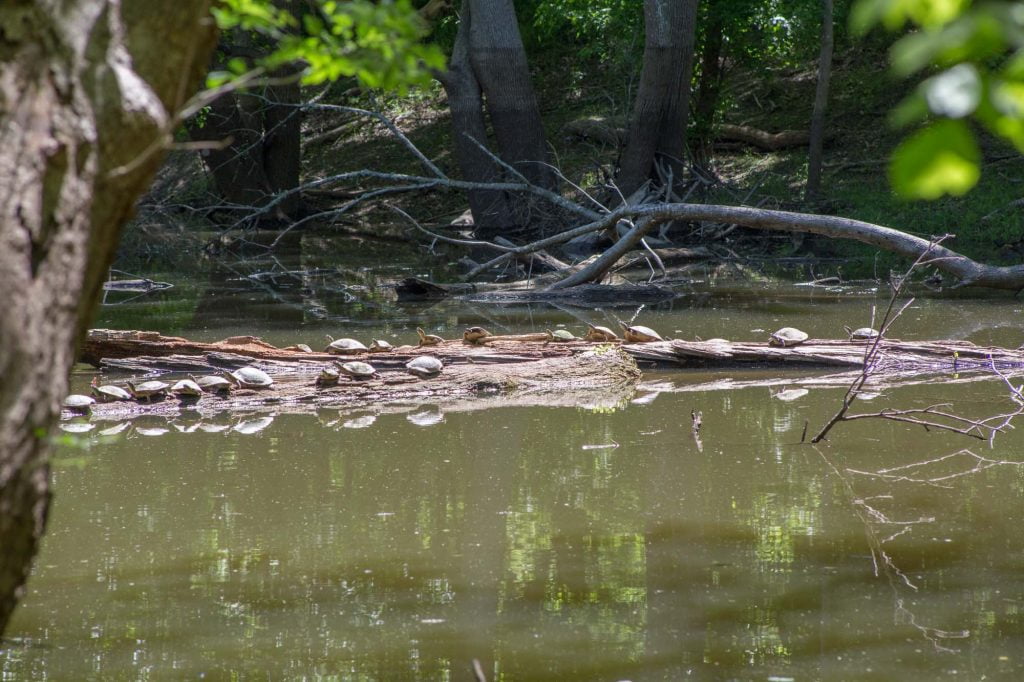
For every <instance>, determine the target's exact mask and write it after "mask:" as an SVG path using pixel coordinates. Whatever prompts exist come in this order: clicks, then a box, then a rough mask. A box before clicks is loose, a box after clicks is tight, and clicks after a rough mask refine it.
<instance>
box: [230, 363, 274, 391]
mask: <svg viewBox="0 0 1024 682" xmlns="http://www.w3.org/2000/svg"><path fill="white" fill-rule="evenodd" d="M231 377H233V378H234V380H235V382H236V383H237V384H238V385H239V386H241V387H242V388H266V387H268V386H270V385H271V384H273V383H274V380H273V379H271V378H270V375H269V374H267V373H266V372H264V371H263V370H261V369H256V368H255V367H242V368H241V369H236V370H235V371H234V372H231Z"/></svg>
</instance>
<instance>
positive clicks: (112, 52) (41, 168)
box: [0, 0, 214, 633]
mask: <svg viewBox="0 0 1024 682" xmlns="http://www.w3.org/2000/svg"><path fill="white" fill-rule="evenodd" d="M208 11H209V0H180V1H179V2H176V3H173V5H162V6H161V7H159V8H154V7H153V6H152V5H149V4H147V3H145V2H144V0H123V1H120V0H74V1H63V2H57V0H37V1H36V2H30V1H28V0H17V1H14V2H8V3H6V4H5V5H4V6H3V7H2V8H0V44H2V46H3V47H2V50H0V291H3V292H4V293H5V302H6V311H5V314H4V315H3V316H0V377H2V378H3V381H2V383H0V547H3V551H2V552H0V633H2V632H3V631H4V629H5V628H6V625H7V623H8V621H9V619H10V616H11V613H12V611H13V610H14V607H15V606H16V604H17V602H18V599H19V597H20V596H21V593H22V591H23V589H24V583H25V580H26V579H27V577H28V574H29V571H30V569H31V561H32V559H33V557H34V555H35V553H36V551H37V549H38V543H39V540H40V537H41V536H42V533H43V530H44V528H45V525H46V516H47V509H48V504H49V460H48V455H49V448H48V446H47V439H48V434H49V431H50V429H51V427H52V425H53V423H54V421H55V420H56V418H57V416H58V415H59V413H60V405H61V401H62V399H63V398H64V395H65V394H66V392H67V375H68V371H69V369H70V368H71V365H72V364H73V362H74V357H75V346H76V343H77V341H78V340H79V339H80V338H81V337H82V336H83V335H84V333H85V331H86V329H87V328H88V321H89V318H90V317H91V314H92V311H93V310H94V308H95V304H96V302H97V300H98V297H99V293H100V288H101V286H102V282H103V278H104V276H105V273H106V270H107V267H108V265H109V263H110V262H111V260H112V258H113V254H114V250H115V248H116V246H117V237H118V234H119V231H120V228H121V225H122V223H123V222H124V221H125V220H126V219H127V218H128V216H129V215H130V213H131V211H132V209H133V206H134V202H135V199H136V197H137V196H139V194H141V192H142V191H143V190H144V189H145V187H146V186H147V185H148V183H149V182H150V180H151V178H152V176H153V174H154V173H155V171H156V169H157V166H158V164H159V162H160V160H161V159H162V156H163V155H162V154H161V153H158V152H159V150H161V149H162V147H163V145H164V143H165V142H166V139H167V137H168V135H169V133H170V132H171V131H169V130H168V124H169V122H170V121H171V119H172V116H171V113H170V112H173V111H175V110H176V109H178V108H179V107H180V105H181V104H182V102H183V100H184V98H185V97H186V96H187V95H189V94H191V91H192V89H193V88H194V87H195V86H196V84H197V82H198V78H199V77H200V76H201V74H202V73H203V72H204V70H205V66H206V63H207V59H208V55H209V51H210V49H211V48H212V46H213V38H214V27H213V25H212V22H211V21H210V20H209V18H208ZM169 28H173V29H174V30H173V31H170V30H169ZM154 35H159V36H160V40H159V41H154V40H153V38H152V36H154Z"/></svg>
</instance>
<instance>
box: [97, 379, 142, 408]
mask: <svg viewBox="0 0 1024 682" xmlns="http://www.w3.org/2000/svg"><path fill="white" fill-rule="evenodd" d="M89 386H90V387H91V388H92V394H93V395H94V396H95V397H96V399H97V400H99V401H100V402H104V403H110V402H113V401H115V400H131V399H132V394H131V393H129V392H128V391H126V390H124V389H123V388H121V387H120V386H114V385H113V384H107V385H105V386H100V380H99V377H93V379H92V383H91V384H89Z"/></svg>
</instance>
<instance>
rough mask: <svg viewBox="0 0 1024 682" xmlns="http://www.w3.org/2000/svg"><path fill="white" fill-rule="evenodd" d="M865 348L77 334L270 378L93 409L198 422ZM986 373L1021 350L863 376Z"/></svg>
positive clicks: (607, 387) (142, 368)
mask: <svg viewBox="0 0 1024 682" xmlns="http://www.w3.org/2000/svg"><path fill="white" fill-rule="evenodd" d="M872 343H873V342H871V341H849V340H845V339H844V340H829V339H816V340H815V339H812V340H809V341H807V342H805V343H803V344H801V345H799V346H794V347H790V348H777V347H773V346H769V345H768V344H767V342H760V341H759V342H730V341H725V340H711V341H682V340H673V341H662V342H655V343H638V344H622V343H589V342H586V341H582V340H578V341H572V342H569V343H555V342H551V341H549V340H548V337H547V335H546V334H536V333H535V334H520V335H508V336H497V337H488V338H487V339H486V343H484V344H469V343H465V342H463V341H462V340H461V339H458V340H451V341H445V342H443V343H440V344H437V345H434V346H426V347H418V346H413V345H408V346H399V347H398V348H396V349H394V350H393V351H392V352H390V353H372V354H371V353H363V354H359V355H354V356H338V355H329V354H327V353H305V352H302V351H299V350H288V349H283V348H277V347H275V346H272V345H271V344H268V343H266V342H264V341H262V340H260V339H259V338H257V337H253V336H235V337H231V338H228V339H224V340H223V341H218V342H216V343H201V342H196V341H190V340H188V339H184V338H181V337H173V336H162V335H160V334H158V333H157V332H138V331H135V332H131V331H112V330H105V329H97V330H92V331H91V332H90V333H89V335H88V340H87V343H86V347H85V357H86V358H88V361H89V362H92V363H93V364H96V365H97V366H100V367H102V368H103V369H104V370H105V371H109V372H117V371H120V372H131V373H134V374H139V375H150V376H153V375H165V374H166V375H168V376H171V375H173V376H174V377H179V378H180V377H184V376H186V375H188V374H195V375H199V374H209V373H217V372H222V371H226V370H233V369H237V368H239V367H242V366H245V365H251V366H255V367H258V368H259V369H262V370H263V371H265V372H267V373H268V374H270V375H271V376H272V377H273V378H274V381H275V383H274V385H273V386H272V387H271V388H269V389H265V390H257V389H246V390H236V391H234V392H232V393H231V394H230V395H228V396H213V395H204V396H202V397H200V398H199V399H198V400H194V399H193V400H179V399H178V398H174V397H166V398H163V399H162V400H155V401H153V402H152V403H135V402H115V403H106V404H100V405H97V406H95V408H94V412H93V414H94V417H99V418H116V419H121V418H128V417H134V416H138V415H143V414H152V415H162V416H165V417H171V416H176V415H179V414H181V413H183V412H188V413H190V414H191V413H195V414H199V415H209V414H213V413H217V412H222V411H226V410H228V411H238V410H243V411H257V412H259V411H263V412H266V411H315V410H317V409H322V408H326V407H336V408H345V409H356V408H365V409H372V410H374V411H379V410H380V408H381V407H382V406H385V405H392V404H397V403H402V404H409V403H413V404H419V403H421V402H423V401H428V402H430V401H432V402H439V401H444V402H445V403H446V404H447V403H448V402H450V401H452V400H458V399H466V398H469V397H474V396H492V397H494V396H500V397H501V402H502V404H509V403H514V404H574V403H573V402H572V401H577V402H578V403H580V404H585V403H592V402H594V398H593V396H594V395H598V396H600V397H603V398H606V399H608V400H610V401H611V402H612V404H615V403H616V402H621V401H624V400H627V399H629V397H630V396H631V395H632V392H633V391H634V390H635V388H636V385H637V382H638V381H639V379H640V376H641V375H640V371H639V370H638V369H637V363H638V362H639V363H641V364H655V365H661V366H665V365H668V366H684V367H696V366H699V367H717V368H729V367H785V368H791V369H795V368H839V369H841V370H846V371H844V372H843V373H842V374H841V375H836V381H845V380H846V379H849V378H850V377H851V376H852V375H851V372H859V370H860V369H861V368H862V367H863V366H864V362H865V357H866V350H867V348H868V346H869V344H872ZM420 355H432V356H434V357H437V358H439V359H441V360H442V362H443V363H444V365H445V367H444V370H443V371H442V373H441V374H440V375H439V376H437V377H434V378H430V379H420V378H418V377H415V376H413V375H411V374H409V373H408V372H407V371H406V369H405V364H406V363H407V362H408V361H409V360H411V359H412V358H414V357H417V356H420ZM354 359H359V360H363V361H366V362H370V363H372V364H373V365H374V367H375V368H377V370H378V374H377V376H375V377H373V378H370V379H365V380H355V379H349V378H342V380H341V381H340V382H339V384H338V385H337V386H335V387H328V388H320V387H317V386H316V385H315V383H314V382H315V379H316V376H317V375H318V373H319V372H320V370H321V369H322V368H323V367H325V366H326V365H328V364H329V363H331V362H338V361H341V362H345V361H348V360H354ZM992 367H996V368H997V369H999V370H1000V371H1004V370H1005V371H1008V372H1011V373H1014V374H1016V373H1018V371H1019V370H1020V369H1021V368H1022V367H1024V351H1021V350H1011V349H1005V348H994V347H981V346H975V345H974V344H971V343H968V342H966V341H921V342H907V341H898V340H893V339H884V340H882V341H880V342H879V352H878V354H877V355H876V356H875V357H874V360H873V364H872V367H871V373H872V376H875V377H889V378H896V377H899V378H898V379H897V382H906V381H909V380H913V379H915V378H919V377H921V376H923V375H926V374H932V375H935V374H941V375H949V374H951V373H956V374H969V373H972V372H974V373H978V372H983V371H991V368H992ZM840 376H842V377H844V378H843V379H839V377H840ZM725 381H727V382H728V379H727V378H726V379H725ZM773 381H774V380H773ZM732 385H735V384H732ZM595 389H597V390H596V391H595ZM646 390H650V388H647V389H646ZM588 396H590V397H588ZM552 401H554V402H552ZM566 401H569V402H568V403H566ZM66 416H70V415H66Z"/></svg>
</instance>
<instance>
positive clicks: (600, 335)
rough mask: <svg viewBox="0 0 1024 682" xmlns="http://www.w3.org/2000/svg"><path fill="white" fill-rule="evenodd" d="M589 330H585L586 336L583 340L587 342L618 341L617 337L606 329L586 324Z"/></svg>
mask: <svg viewBox="0 0 1024 682" xmlns="http://www.w3.org/2000/svg"><path fill="white" fill-rule="evenodd" d="M587 326H588V327H590V329H588V330H587V333H586V336H584V337H583V338H584V339H586V340H587V341H618V340H619V337H618V336H617V335H616V334H615V332H613V331H612V330H611V329H609V328H608V327H598V326H596V325H593V324H588V325H587Z"/></svg>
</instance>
